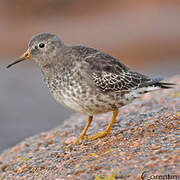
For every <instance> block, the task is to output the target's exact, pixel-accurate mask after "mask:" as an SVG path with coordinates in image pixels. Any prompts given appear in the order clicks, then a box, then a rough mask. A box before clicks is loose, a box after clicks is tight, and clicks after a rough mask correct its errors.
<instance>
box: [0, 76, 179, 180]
mask: <svg viewBox="0 0 180 180" xmlns="http://www.w3.org/2000/svg"><path fill="white" fill-rule="evenodd" d="M168 82H176V83H177V85H176V86H175V88H174V89H169V90H161V91H156V92H152V93H148V94H145V95H144V96H142V98H140V99H137V100H135V101H134V102H133V103H131V104H129V105H127V106H125V107H122V108H120V113H119V116H118V118H117V121H116V122H115V124H114V126H113V130H112V132H111V135H109V136H107V137H105V138H102V139H98V140H95V141H87V140H86V141H84V142H82V143H81V144H79V145H75V144H74V140H75V138H78V136H79V135H80V133H81V131H82V129H83V127H84V126H85V124H86V121H87V116H81V115H75V116H73V117H72V118H71V119H67V120H65V122H64V124H63V125H61V126H59V127H57V128H55V129H53V130H51V131H49V132H44V133H41V134H39V135H36V136H34V137H30V138H27V139H25V140H24V141H23V142H21V143H19V144H17V145H16V146H14V147H13V148H11V149H8V150H6V151H4V152H3V153H2V154H1V155H0V180H4V179H5V180H6V179H7V180H21V179H22V180H31V179H33V180H39V179H42V180H46V179H47V180H63V179H83V180H84V179H87V180H88V179H95V180H100V179H109V180H111V179H112V180H113V179H144V180H145V179H150V178H156V179H157V176H165V175H167V176H168V175H169V176H179V178H180V173H179V172H180V171H179V169H180V163H179V156H178V153H180V151H179V144H178V143H179V142H178V140H179V139H178V138H179V135H180V133H179V131H178V125H179V119H180V75H179V76H176V77H173V78H171V79H169V80H168ZM111 115H112V113H107V114H103V115H99V116H96V117H95V119H94V121H93V123H92V125H91V127H90V128H89V130H88V135H90V134H94V133H96V132H98V131H102V130H104V129H105V128H106V126H107V125H108V123H109V122H110V119H111ZM155 176H156V177H155Z"/></svg>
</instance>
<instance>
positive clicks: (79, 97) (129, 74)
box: [7, 33, 174, 143]
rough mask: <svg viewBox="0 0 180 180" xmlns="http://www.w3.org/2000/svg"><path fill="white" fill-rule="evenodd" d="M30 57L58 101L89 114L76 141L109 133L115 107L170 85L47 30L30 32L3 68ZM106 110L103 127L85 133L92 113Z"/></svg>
mask: <svg viewBox="0 0 180 180" xmlns="http://www.w3.org/2000/svg"><path fill="white" fill-rule="evenodd" d="M30 59H31V60H34V61H35V62H37V63H38V64H39V66H40V68H41V71H42V74H43V78H44V81H45V83H46V84H47V86H48V88H49V90H50V92H51V94H52V95H53V97H54V98H55V99H56V100H57V101H58V102H59V103H61V104H63V105H64V106H65V107H67V108H69V109H71V110H73V111H77V112H80V113H84V114H87V115H88V116H89V118H88V122H87V124H86V126H85V128H84V130H83V131H82V133H81V135H80V137H79V139H78V140H77V141H76V143H79V142H80V141H81V140H83V139H86V138H87V139H89V140H95V139H97V138H101V137H104V136H106V135H108V134H110V132H111V129H112V125H113V123H114V122H115V120H116V117H117V115H118V108H120V107H122V106H124V105H127V104H128V103H130V102H132V101H133V100H134V99H136V98H137V97H139V96H141V95H142V94H144V93H147V92H149V91H153V90H157V89H161V88H171V87H172V85H174V84H172V83H165V82H161V80H162V79H161V78H151V77H148V76H146V75H143V74H140V73H137V72H134V71H132V70H130V69H129V68H128V67H126V66H125V65H124V64H123V63H121V62H120V60H119V59H116V58H114V57H112V56H111V55H109V54H106V53H104V52H102V51H99V50H97V49H93V48H89V47H85V46H79V45H77V46H71V45H67V44H65V43H64V41H63V40H62V39H61V38H59V37H58V36H57V35H56V34H51V33H40V34H37V35H35V36H33V37H32V39H31V40H30V42H29V45H28V50H27V51H26V52H25V53H24V54H23V55H22V56H21V57H20V58H18V59H16V60H15V61H14V62H13V63H12V64H10V65H8V66H7V68H9V67H11V66H12V65H14V64H16V63H18V62H21V61H24V60H30ZM109 111H112V112H113V117H112V120H111V122H110V123H109V125H108V127H107V129H106V130H105V131H103V132H99V133H97V134H94V135H92V136H90V137H87V136H86V132H87V130H88V128H89V126H90V124H91V122H92V120H93V116H94V115H96V114H101V113H106V112H109Z"/></svg>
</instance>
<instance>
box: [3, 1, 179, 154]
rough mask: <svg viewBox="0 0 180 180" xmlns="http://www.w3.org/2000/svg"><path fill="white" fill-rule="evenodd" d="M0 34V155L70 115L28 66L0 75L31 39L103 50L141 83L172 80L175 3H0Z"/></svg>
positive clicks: (176, 69)
mask: <svg viewBox="0 0 180 180" xmlns="http://www.w3.org/2000/svg"><path fill="white" fill-rule="evenodd" d="M0 27H1V28H0V32H1V34H0V151H2V150H3V149H5V148H9V147H11V146H13V145H14V144H16V143H17V142H20V141H21V140H23V139H24V138H25V137H28V136H31V135H34V134H37V133H40V132H42V131H46V130H49V129H51V128H53V127H56V126H57V125H59V124H60V123H62V122H63V120H64V119H66V118H68V117H69V116H70V115H71V114H72V112H71V111H68V110H66V109H65V108H64V107H62V106H61V105H59V104H57V103H56V102H55V100H54V99H53V98H52V97H51V96H50V93H49V91H48V89H47V88H46V86H45V84H44V83H43V82H42V78H41V73H40V69H39V68H38V67H37V65H35V64H34V62H31V61H28V62H23V63H21V64H18V65H16V66H14V67H12V68H11V69H8V70H7V69H6V68H5V66H6V65H7V64H9V63H10V62H12V60H13V59H14V58H15V57H17V56H19V55H21V54H22V53H23V52H24V51H25V50H26V48H27V43H28V41H29V39H30V37H31V36H32V35H34V34H36V33H39V32H53V33H56V34H59V35H60V36H61V37H62V38H63V39H64V41H65V42H66V43H68V44H73V45H75V44H82V45H87V46H90V47H94V48H97V49H100V50H103V51H105V52H107V53H109V54H112V55H113V56H115V57H117V58H119V59H120V60H121V61H122V62H123V63H124V64H126V65H128V66H129V67H131V69H133V70H136V71H140V72H142V73H145V74H147V75H161V76H165V77H170V76H173V75H175V74H178V73H179V72H180V60H179V59H180V50H179V48H180V1H179V0H173V1H172V0H163V1H159V0H147V1H143V0H134V1H130V0H119V1H112V0H103V1H97V0H53V1H51V0H31V1H24V0H13V1H12V0H0Z"/></svg>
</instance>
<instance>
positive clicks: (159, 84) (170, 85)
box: [154, 82, 176, 89]
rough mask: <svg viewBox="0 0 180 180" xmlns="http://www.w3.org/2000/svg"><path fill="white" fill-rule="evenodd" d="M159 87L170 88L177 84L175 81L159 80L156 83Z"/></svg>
mask: <svg viewBox="0 0 180 180" xmlns="http://www.w3.org/2000/svg"><path fill="white" fill-rule="evenodd" d="M154 85H155V86H157V87H160V88H163V89H170V88H173V86H175V85H176V84H174V83H165V82H157V83H155V84H154Z"/></svg>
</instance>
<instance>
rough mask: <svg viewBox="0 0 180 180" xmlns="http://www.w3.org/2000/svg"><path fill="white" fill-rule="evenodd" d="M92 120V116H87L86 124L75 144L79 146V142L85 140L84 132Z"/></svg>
mask: <svg viewBox="0 0 180 180" xmlns="http://www.w3.org/2000/svg"><path fill="white" fill-rule="evenodd" d="M92 120H93V116H89V117H88V122H87V124H86V126H85V128H84V130H83V132H82V133H81V135H80V137H79V138H78V140H77V141H76V142H75V143H76V144H79V143H80V141H81V140H83V139H85V138H86V132H87V130H88V128H89V126H90V125H91V122H92Z"/></svg>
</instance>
